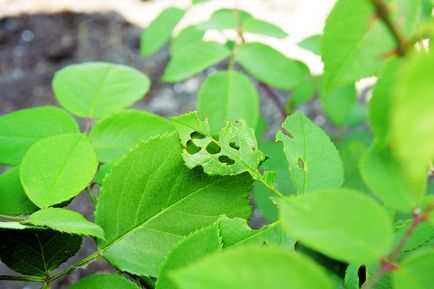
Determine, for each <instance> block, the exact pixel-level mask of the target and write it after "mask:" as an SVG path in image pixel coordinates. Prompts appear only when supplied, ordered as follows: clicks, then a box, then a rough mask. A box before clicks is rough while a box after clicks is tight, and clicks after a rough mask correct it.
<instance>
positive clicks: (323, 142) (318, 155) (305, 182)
mask: <svg viewBox="0 0 434 289" xmlns="http://www.w3.org/2000/svg"><path fill="white" fill-rule="evenodd" d="M282 126H283V129H284V130H282V131H279V132H278V133H277V135H276V140H277V141H280V142H282V143H283V149H284V152H285V154H286V158H287V160H288V163H289V172H290V174H291V179H292V181H293V182H294V184H295V186H296V188H297V191H298V193H300V194H303V193H306V192H310V191H314V190H317V189H322V188H333V187H339V186H341V185H342V183H343V181H344V171H343V165H342V161H341V159H340V156H339V152H338V151H337V149H336V147H335V146H334V144H333V143H332V142H331V141H330V138H329V137H328V136H327V135H326V134H325V133H324V131H322V130H321V129H320V128H319V127H317V126H316V125H315V124H314V123H312V122H311V121H310V120H309V119H308V118H307V117H305V116H304V115H303V114H302V113H301V112H296V113H294V114H293V115H291V116H289V117H288V118H287V119H286V120H285V121H284V123H283V125H282ZM285 134H288V135H289V136H288V135H285Z"/></svg>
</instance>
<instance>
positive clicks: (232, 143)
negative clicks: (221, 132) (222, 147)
mask: <svg viewBox="0 0 434 289" xmlns="http://www.w3.org/2000/svg"><path fill="white" fill-rule="evenodd" d="M229 146H230V147H231V148H233V149H236V150H237V151H239V150H240V146H239V145H238V144H237V143H236V142H233V141H231V142H230V143H229Z"/></svg>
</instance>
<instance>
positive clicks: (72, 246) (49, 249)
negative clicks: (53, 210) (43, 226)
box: [0, 229, 81, 276]
mask: <svg viewBox="0 0 434 289" xmlns="http://www.w3.org/2000/svg"><path fill="white" fill-rule="evenodd" d="M80 245H81V237H80V236H76V235H69V234H62V233H59V232H56V231H51V230H35V229H33V230H0V260H1V261H2V262H3V263H5V264H6V265H7V266H8V267H9V268H11V269H12V270H14V271H16V272H19V273H22V274H25V275H31V276H46V275H48V273H50V272H51V271H53V270H54V269H56V268H57V267H58V266H59V265H60V264H62V263H63V262H65V261H66V260H68V259H69V258H70V257H72V256H74V255H75V253H77V251H78V249H80Z"/></svg>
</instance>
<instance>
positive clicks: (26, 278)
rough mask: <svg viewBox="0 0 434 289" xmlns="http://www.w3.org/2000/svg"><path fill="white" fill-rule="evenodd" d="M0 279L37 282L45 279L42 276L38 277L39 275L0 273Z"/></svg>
mask: <svg viewBox="0 0 434 289" xmlns="http://www.w3.org/2000/svg"><path fill="white" fill-rule="evenodd" d="M0 280H5V281H24V282H37V283H42V282H44V281H45V279H44V277H39V276H8V275H0Z"/></svg>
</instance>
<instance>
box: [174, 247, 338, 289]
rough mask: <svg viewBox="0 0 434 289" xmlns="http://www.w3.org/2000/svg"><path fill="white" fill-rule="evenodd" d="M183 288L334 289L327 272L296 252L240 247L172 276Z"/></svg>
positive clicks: (181, 288) (202, 261) (272, 248)
mask: <svg viewBox="0 0 434 289" xmlns="http://www.w3.org/2000/svg"><path fill="white" fill-rule="evenodd" d="M172 275H173V279H174V281H175V283H176V284H179V288H180V289H187V288H189V289H205V288H209V289H217V288H227V289H236V288H252V289H260V288H285V289H297V288H304V289H314V288H315V289H316V288H323V289H331V288H333V287H332V285H331V282H330V280H329V279H328V278H327V275H326V274H325V273H324V271H323V270H322V269H321V268H319V267H318V265H316V264H314V263H313V262H312V261H311V260H309V259H307V258H306V257H304V256H302V255H298V254H297V253H294V252H291V251H287V250H283V249H278V248H275V247H262V248H261V247H249V246H248V247H241V248H234V249H232V250H228V251H227V252H225V253H223V254H215V255H212V256H210V257H208V258H205V259H203V260H201V261H199V262H198V263H195V264H193V265H191V266H187V267H186V268H184V269H181V270H179V271H177V272H175V273H173V274H172Z"/></svg>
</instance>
